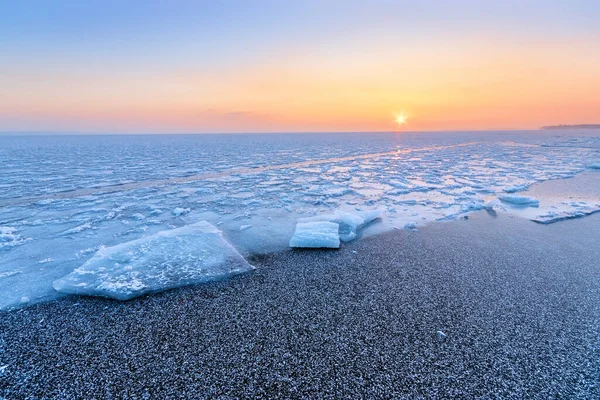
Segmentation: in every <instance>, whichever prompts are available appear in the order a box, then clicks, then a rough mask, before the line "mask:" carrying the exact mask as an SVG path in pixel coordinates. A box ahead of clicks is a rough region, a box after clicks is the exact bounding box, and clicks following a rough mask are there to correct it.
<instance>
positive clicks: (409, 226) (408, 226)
mask: <svg viewBox="0 0 600 400" xmlns="http://www.w3.org/2000/svg"><path fill="white" fill-rule="evenodd" d="M404 229H406V230H409V231H416V230H417V224H416V223H414V222H409V223H407V224H406V225H404Z"/></svg>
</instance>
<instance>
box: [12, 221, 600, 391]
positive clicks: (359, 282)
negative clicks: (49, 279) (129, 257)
mask: <svg viewBox="0 0 600 400" xmlns="http://www.w3.org/2000/svg"><path fill="white" fill-rule="evenodd" d="M599 243H600V214H595V215H592V216H589V217H586V218H582V219H576V220H569V221H563V222H560V223H556V224H552V225H539V224H535V223H533V222H530V221H527V220H523V219H519V218H509V217H496V218H494V217H492V216H490V215H487V214H486V213H485V212H481V213H476V214H473V215H472V216H471V217H470V218H469V219H468V220H460V221H455V222H449V223H438V224H432V225H430V226H427V227H425V228H423V229H420V230H419V231H418V232H410V231H397V232H392V233H389V234H384V235H380V236H376V237H371V238H365V239H362V240H359V241H356V242H353V243H350V244H348V245H345V246H344V247H343V248H342V249H341V250H339V251H335V250H333V251H320V250H317V251H314V250H313V251H298V250H290V251H285V252H282V253H277V254H271V255H264V256H255V257H254V258H253V259H251V262H252V263H253V264H254V265H255V266H256V267H257V270H256V271H254V272H252V273H250V274H247V275H243V276H239V277H236V278H234V279H229V280H225V281H221V282H216V283H211V284H206V285H200V286H195V287H189V288H184V289H177V290H172V291H168V292H165V293H160V294H155V295H150V296H147V297H143V298H140V299H136V300H132V301H128V302H117V301H112V300H107V299H100V298H84V297H75V296H74V297H67V298H63V299H60V300H58V301H55V302H49V303H44V304H37V305H33V306H30V307H27V308H25V309H22V310H18V311H12V312H4V313H0V397H2V396H3V397H5V398H7V399H21V398H61V399H63V398H65V399H70V398H107V399H108V398H128V399H137V398H143V399H151V398H152V399H154V398H160V399H171V398H307V399H313V398H352V399H358V398H365V399H367V398H368V399H372V398H403V397H409V398H415V397H416V398H420V397H426V398H458V397H462V398H588V399H589V398H600V361H599V360H600V245H599ZM442 333H443V334H442Z"/></svg>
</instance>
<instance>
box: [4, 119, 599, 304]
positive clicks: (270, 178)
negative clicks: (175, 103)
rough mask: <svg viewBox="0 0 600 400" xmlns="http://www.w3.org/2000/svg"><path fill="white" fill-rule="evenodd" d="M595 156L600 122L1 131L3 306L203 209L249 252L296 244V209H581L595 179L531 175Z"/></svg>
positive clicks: (595, 203) (555, 215)
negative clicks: (338, 130)
mask: <svg viewBox="0 0 600 400" xmlns="http://www.w3.org/2000/svg"><path fill="white" fill-rule="evenodd" d="M599 162H600V133H599V132H590V131H588V132H586V131H572V132H556V131H552V132H478V133H436V134H372V135H366V134H329V135H245V136H241V135H239V136H238V135H233V136H226V135H222V136H218V135H215V136H94V137H72V136H61V137H58V136H53V137H52V136H48V137H0V165H2V169H1V171H0V308H7V307H11V306H13V305H16V304H20V303H27V302H30V301H39V300H43V299H51V298H54V297H56V296H58V294H57V293H56V291H55V290H54V289H53V287H52V282H54V281H55V280H57V279H59V278H62V277H64V276H66V275H68V274H69V273H71V272H72V271H73V270H74V269H76V268H78V267H80V266H82V265H83V264H84V263H85V262H86V261H88V260H89V259H90V258H92V257H93V256H94V254H96V252H97V251H98V250H99V249H100V248H101V247H103V246H106V247H112V246H116V245H119V244H122V243H126V242H130V241H133V240H136V239H140V238H143V237H148V236H150V235H153V234H156V233H157V232H160V231H165V230H168V229H173V228H179V227H182V226H185V225H190V224H193V223H197V222H199V221H208V222H209V223H210V224H212V225H214V226H216V227H217V228H219V229H220V230H221V231H222V232H223V235H224V237H225V238H226V239H227V240H228V241H229V242H230V243H232V244H233V245H234V246H235V247H236V248H237V250H238V251H239V252H240V253H241V254H243V255H247V254H248V253H251V252H268V251H274V250H279V249H283V248H286V247H287V246H288V244H289V241H290V238H291V237H292V235H293V233H294V229H295V225H296V220H297V219H300V218H306V217H311V216H315V215H322V214H332V213H333V212H335V211H336V210H342V211H346V212H353V211H354V212H356V211H360V212H363V211H368V210H376V209H377V210H381V211H382V220H381V221H379V222H376V223H373V224H371V225H369V226H368V227H367V229H366V230H365V231H364V232H363V234H374V233H377V232H381V231H385V230H390V229H395V228H398V229H418V227H419V226H421V225H423V224H425V223H429V222H434V221H447V220H453V219H456V218H460V217H462V216H465V215H467V214H468V213H469V212H471V211H474V210H481V209H483V208H486V209H487V210H488V211H489V212H507V213H513V214H515V215H519V216H523V217H525V218H529V219H532V220H535V221H538V222H543V223H548V222H553V221H555V220H560V219H564V218H569V217H574V216H583V215H586V214H589V213H591V212H595V211H597V210H599V209H600V196H599V195H598V193H597V192H594V191H591V192H590V193H582V194H579V195H578V196H576V198H574V197H573V195H572V194H570V193H568V192H564V191H558V192H552V193H546V192H543V191H542V192H540V193H533V194H532V193H530V192H529V191H528V189H529V188H530V187H531V185H533V184H535V183H537V182H542V181H547V180H554V179H564V178H570V177H573V176H575V175H576V174H578V173H580V172H583V171H589V173H590V174H600V172H598V169H595V168H593V167H594V166H595V165H598V163H599ZM535 187H536V186H533V187H531V190H533V191H534V192H535ZM519 196H529V197H533V198H534V199H535V200H537V204H535V202H525V203H523V202H522V199H521V200H519V198H518V197H519ZM499 197H500V198H503V197H504V201H501V200H500V199H499ZM507 198H508V199H509V200H508V201H506V199H507ZM510 199H512V201H511V200H510ZM534 204H535V205H534Z"/></svg>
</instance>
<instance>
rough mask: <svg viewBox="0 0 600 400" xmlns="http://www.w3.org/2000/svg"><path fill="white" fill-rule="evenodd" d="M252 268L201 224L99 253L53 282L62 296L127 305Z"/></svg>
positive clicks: (162, 232)
mask: <svg viewBox="0 0 600 400" xmlns="http://www.w3.org/2000/svg"><path fill="white" fill-rule="evenodd" d="M252 269H254V267H253V266H251V265H250V264H248V262H247V261H246V260H245V259H244V258H243V257H242V256H241V255H240V254H239V253H238V252H237V251H236V250H235V248H234V247H233V246H231V245H230V244H229V243H228V242H227V241H225V240H224V239H223V237H222V234H221V231H219V230H218V229H217V228H215V227H214V226H212V225H211V224H209V223H208V222H205V221H201V222H198V223H196V224H193V225H187V226H184V227H182V228H178V229H172V230H166V231H161V232H158V233H156V234H154V235H151V236H148V237H145V238H141V239H137V240H133V241H130V242H126V243H121V244H118V245H116V246H113V247H103V248H100V249H99V250H98V251H97V252H96V254H94V256H93V257H92V258H90V259H89V260H88V261H87V262H86V263H85V264H83V265H82V266H81V267H79V268H76V269H75V270H74V271H73V272H71V273H70V274H69V275H67V276H65V277H63V278H60V279H58V280H56V281H54V283H53V286H54V288H55V289H56V290H57V291H59V292H63V293H73V294H83V295H96V296H105V297H113V298H115V299H119V300H127V299H131V298H134V297H137V296H140V295H142V294H144V293H148V292H156V291H161V290H165V289H169V288H174V287H179V286H184V285H190V284H194V283H199V282H206V281H210V280H215V279H219V278H224V277H227V276H231V275H234V274H239V273H242V272H246V271H250V270H252Z"/></svg>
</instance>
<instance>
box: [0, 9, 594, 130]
mask: <svg viewBox="0 0 600 400" xmlns="http://www.w3.org/2000/svg"><path fill="white" fill-rule="evenodd" d="M399 113H405V114H406V115H408V117H409V118H408V124H407V125H406V126H405V127H404V128H403V129H406V130H457V129H511V128H526V129H528V128H537V127H539V126H541V125H549V124H569V123H600V1H598V0H587V1H586V0H565V1H552V0H545V1H542V0H539V1H534V0H520V1H513V0H504V1H500V0H498V1H492V0H489V1H486V0H479V1H467V0H463V1H442V0H439V1H414V0H411V1H403V0H396V1H391V0H388V1H384V0H379V1H377V0H375V1H366V0H365V1H352V0H345V1H337V0H330V1H327V0H320V1H316V0H302V1H293V0H289V1H283V0H280V1H268V0H263V1H258V0H238V1H231V0H220V1H174V0H173V1H166V0H165V1H152V0H144V1H138V0H128V1H121V0H119V1H114V0H102V1H95V0H94V1H90V0H86V1H68V0H63V1H59V0H55V1H41V0H36V1H28V0H20V1H2V2H0V131H76V132H115V133H116V132H149V133H153V132H282V131H379V130H383V131H389V130H394V129H395V124H394V115H395V114H399Z"/></svg>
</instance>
